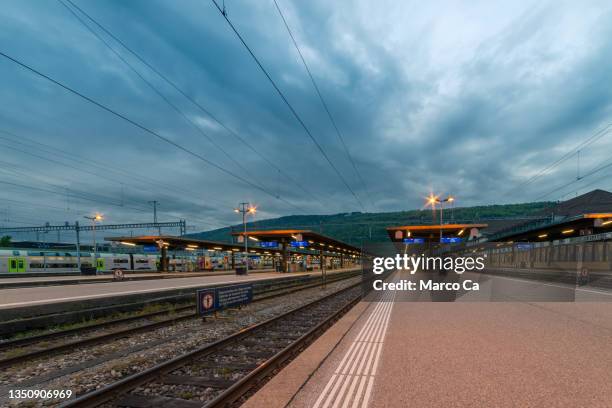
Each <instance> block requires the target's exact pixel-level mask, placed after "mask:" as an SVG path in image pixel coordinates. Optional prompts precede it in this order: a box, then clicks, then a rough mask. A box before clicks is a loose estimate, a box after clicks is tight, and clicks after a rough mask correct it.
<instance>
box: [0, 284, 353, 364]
mask: <svg viewBox="0 0 612 408" xmlns="http://www.w3.org/2000/svg"><path fill="white" fill-rule="evenodd" d="M356 275H357V273H352V272H348V273H342V274H338V275H336V276H333V277H331V278H330V279H328V280H327V283H333V282H337V281H340V280H344V279H350V278H352V277H354V276H356ZM322 284H323V283H322V282H321V281H320V279H319V278H313V279H309V280H303V279H302V280H298V281H291V282H289V283H288V284H287V283H285V284H284V285H283V284H276V285H269V286H267V287H265V288H264V289H262V290H260V291H258V292H257V294H256V296H255V298H254V301H255V302H258V301H263V300H267V299H272V298H275V297H280V296H285V295H288V294H291V293H294V292H298V291H301V290H305V289H310V288H314V287H318V286H321V285H322ZM194 309H195V304H189V305H185V306H180V307H177V308H173V309H169V310H161V311H156V312H151V313H147V314H141V315H138V316H131V317H126V318H121V319H116V320H113V321H107V322H102V323H98V324H93V325H88V326H84V327H80V328H73V329H68V330H63V331H58V332H51V333H46V334H42V335H38V336H32V337H28V338H21V339H16V340H12V341H5V342H3V343H0V353H3V352H5V353H6V352H7V351H12V353H13V354H12V355H10V356H8V357H5V358H0V368H4V367H8V366H12V365H16V364H20V363H23V362H26V361H29V360H32V359H35V358H40V357H44V356H50V355H54V354H58V353H61V352H63V351H69V350H73V349H78V348H82V347H84V346H91V345H95V344H101V343H106V342H109V341H111V340H116V339H120V338H123V337H127V336H129V335H132V334H137V333H141V332H146V331H149V330H154V329H156V328H159V327H163V326H168V325H172V324H176V323H179V322H181V321H184V320H188V319H193V318H195V317H196V313H195V312H194ZM164 315H171V317H170V318H167V319H163V320H159V321H153V322H146V323H144V324H140V325H137V326H133V327H127V328H123V329H119V330H114V331H110V332H104V330H105V329H109V328H112V327H113V326H116V325H120V324H126V323H134V322H136V321H138V320H145V321H146V320H150V319H153V318H157V317H160V316H164ZM95 330H101V331H103V332H102V333H99V334H95V335H93V336H91V337H85V338H71V337H77V336H78V335H86V334H87V333H89V332H92V331H95ZM52 341H56V343H52V344H50V345H49V344H48V343H49V342H52ZM37 345H42V347H37ZM19 349H22V350H23V353H19ZM15 350H16V351H17V354H15Z"/></svg>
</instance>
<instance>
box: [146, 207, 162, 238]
mask: <svg viewBox="0 0 612 408" xmlns="http://www.w3.org/2000/svg"><path fill="white" fill-rule="evenodd" d="M148 203H149V204H153V222H154V223H155V224H157V204H159V201H157V200H153V201H149V202H148ZM157 234H158V235H161V227H158V228H157Z"/></svg>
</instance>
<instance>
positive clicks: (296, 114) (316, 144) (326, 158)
mask: <svg viewBox="0 0 612 408" xmlns="http://www.w3.org/2000/svg"><path fill="white" fill-rule="evenodd" d="M212 2H213V3H214V5H215V7H216V8H217V10H219V13H221V15H222V16H223V18H224V19H225V21H226V22H227V24H228V25H229V26H230V28H231V29H232V31H233V32H234V34H236V36H237V37H238V39H239V40H240V42H241V43H242V45H244V47H245V48H246V49H247V51H248V52H249V54H250V55H251V57H252V58H253V60H254V61H255V63H256V64H257V66H258V67H259V69H261V71H262V72H263V73H264V75H265V76H266V78H268V81H269V82H270V83H271V84H272V87H274V89H275V90H276V92H277V93H278V95H279V96H280V97H281V99H282V100H283V102H284V103H285V105H287V107H288V108H289V110H290V111H291V113H292V114H293V116H294V117H295V119H296V120H297V121H298V123H299V124H300V126H301V127H302V128H303V129H304V131H305V132H306V134H307V135H308V137H310V139H311V140H312V142H313V143H314V144H315V146H316V147H317V149H318V150H319V152H320V153H321V155H322V156H323V157H324V158H325V160H326V161H327V163H329V165H330V167H331V168H332V169H333V170H334V172H335V173H336V175H337V176H338V178H340V180H341V181H342V183H343V184H344V186H345V187H346V188H347V190H348V191H350V193H351V194H352V195H353V197H354V198H355V200H356V201H357V203H359V206H360V207H361V209H364V207H363V203H362V202H361V200H360V199H359V197H357V194H355V191H353V189H352V188H351V186H350V185H349V184H348V183H347V181H346V179H345V178H344V177H343V176H342V174H341V173H340V171H339V170H338V168H337V167H336V166H335V165H334V163H333V162H332V161H331V159H330V158H329V156H328V155H327V153H325V150H324V149H323V147H322V146H321V144H320V143H319V142H318V141H317V139H316V138H315V137H314V135H313V134H312V133H311V132H310V129H308V126H306V124H305V123H304V121H303V120H302V118H301V117H300V115H299V114H298V113H297V112H296V110H295V109H294V107H293V105H291V103H290V102H289V100H288V99H287V97H286V96H285V94H284V93H283V91H281V90H280V88H279V87H278V85H277V84H276V82H274V80H273V79H272V77H271V76H270V74H269V73H268V71H267V70H266V69H265V68H264V66H263V65H262V64H261V62H260V61H259V59H258V58H257V56H256V55H255V54H254V53H253V50H251V47H249V45H248V44H247V43H246V41H245V40H244V38H243V37H242V35H240V33H239V32H238V30H237V29H236V27H235V26H234V24H233V23H232V22H231V20H230V19H229V17H228V16H227V13H225V12H224V11H223V8H222V7H221V6H219V3H217V1H216V0H212Z"/></svg>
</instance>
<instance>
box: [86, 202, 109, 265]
mask: <svg viewBox="0 0 612 408" xmlns="http://www.w3.org/2000/svg"><path fill="white" fill-rule="evenodd" d="M83 218H85V219H88V220H91V235H92V239H93V247H94V260H95V259H97V258H98V247H97V245H96V222H100V221H102V220H104V216H103V215H102V214H100V213H95V214H94V215H93V216H88V215H85V216H84V217H83Z"/></svg>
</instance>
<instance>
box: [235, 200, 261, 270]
mask: <svg viewBox="0 0 612 408" xmlns="http://www.w3.org/2000/svg"><path fill="white" fill-rule="evenodd" d="M234 212H235V213H238V214H242V225H243V227H244V235H243V238H244V254H245V255H248V254H249V244H248V242H249V240H248V235H247V220H246V218H247V215H249V214H255V213H256V212H257V207H256V206H254V205H251V203H240V204H238V207H236V208H234ZM245 266H246V273H249V263H248V261H247V262H246V263H245Z"/></svg>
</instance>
